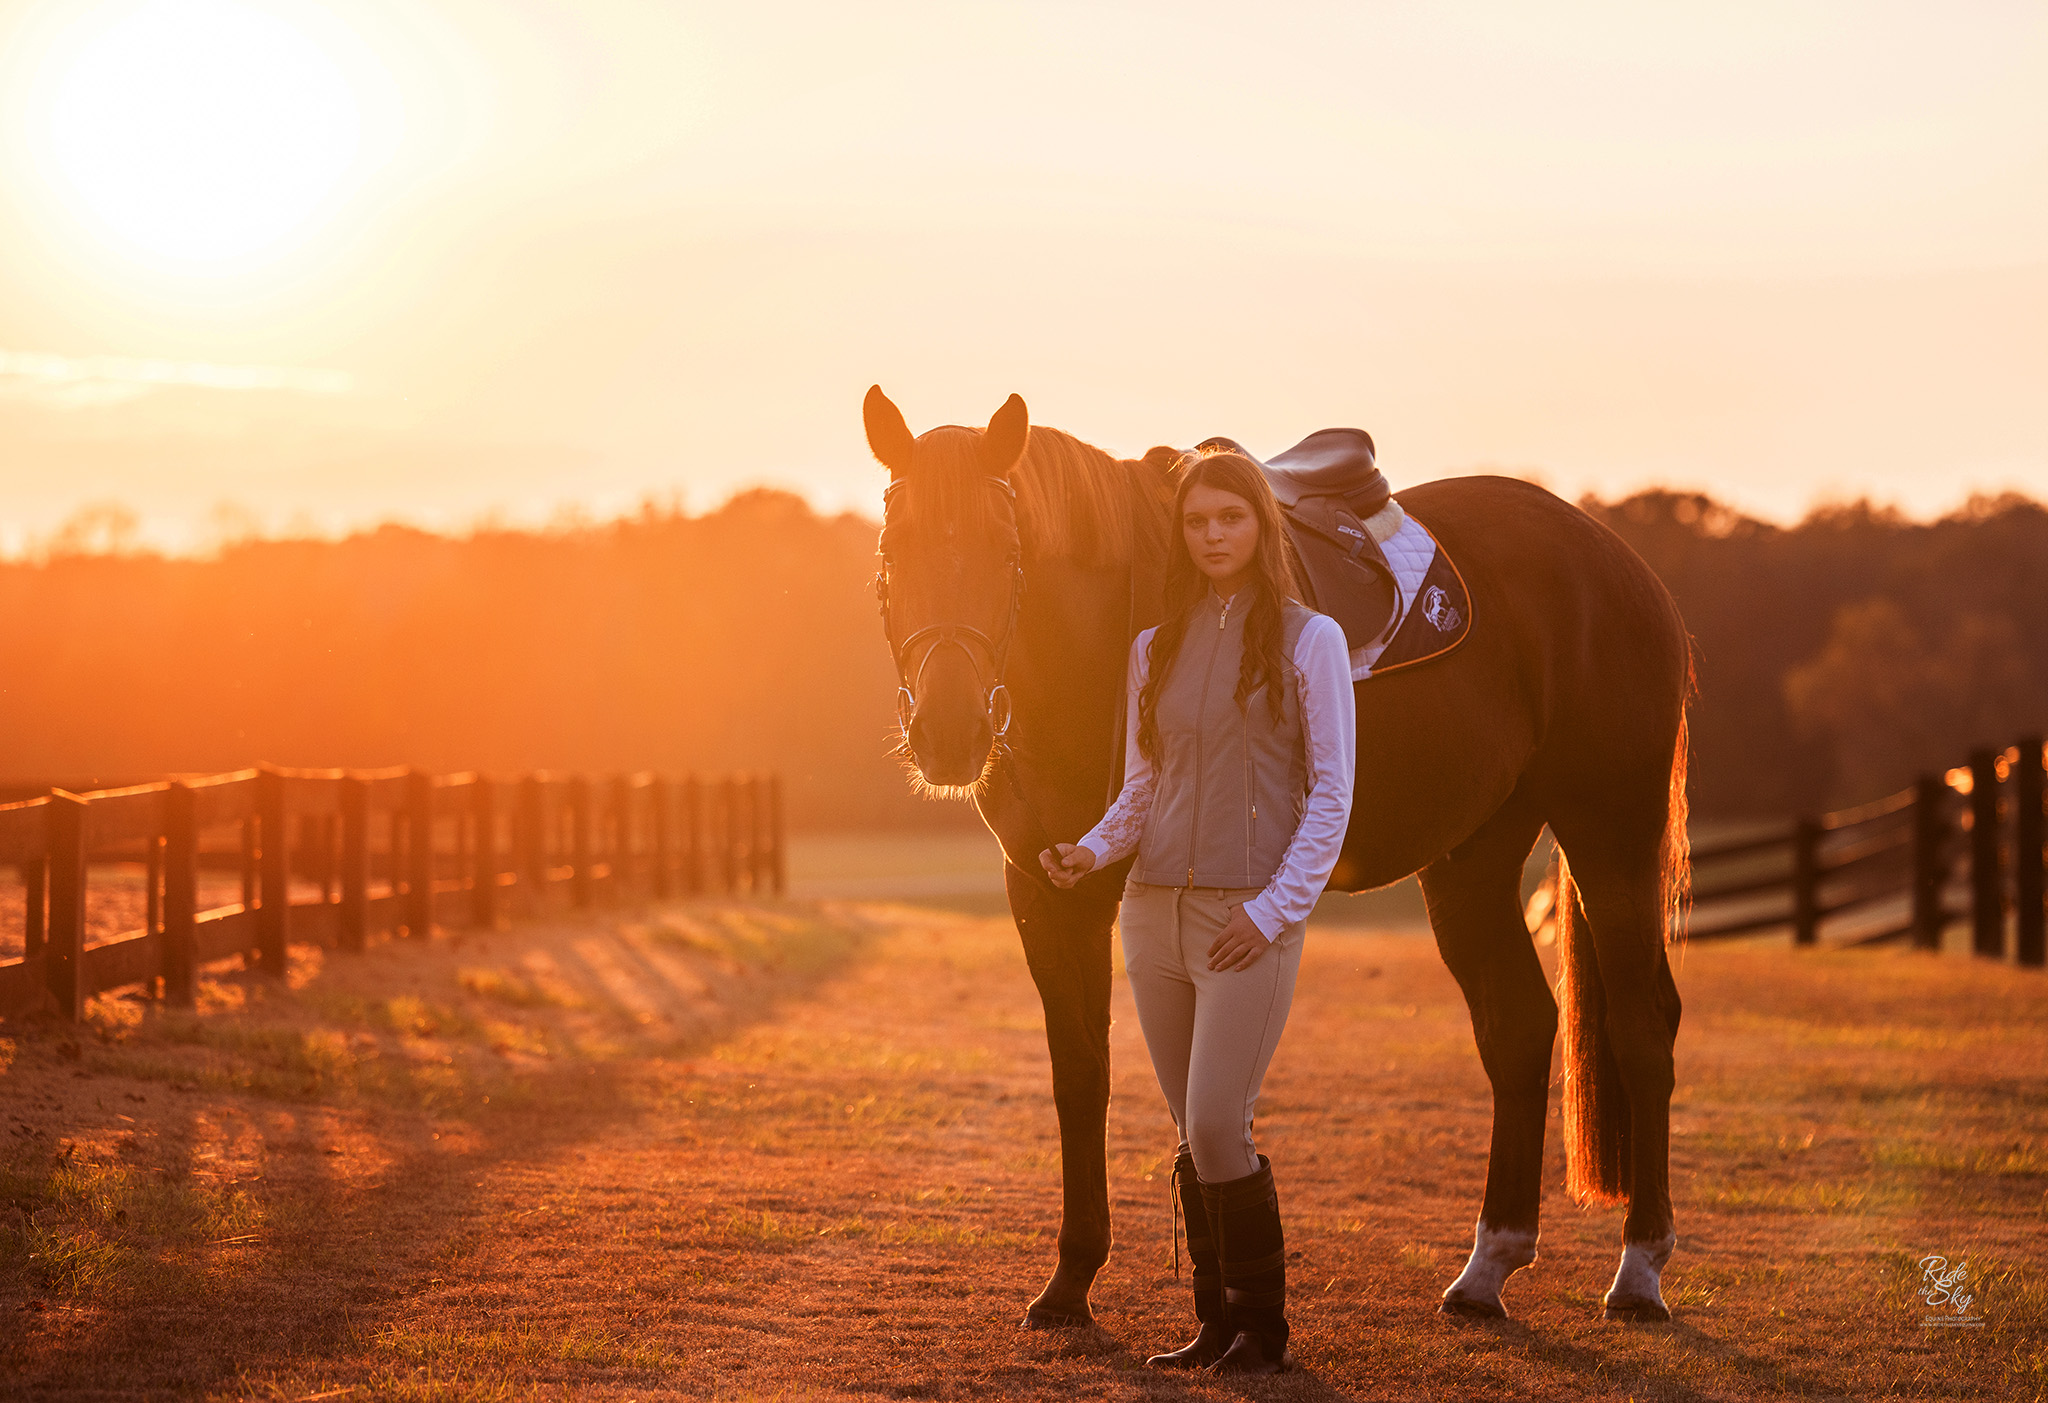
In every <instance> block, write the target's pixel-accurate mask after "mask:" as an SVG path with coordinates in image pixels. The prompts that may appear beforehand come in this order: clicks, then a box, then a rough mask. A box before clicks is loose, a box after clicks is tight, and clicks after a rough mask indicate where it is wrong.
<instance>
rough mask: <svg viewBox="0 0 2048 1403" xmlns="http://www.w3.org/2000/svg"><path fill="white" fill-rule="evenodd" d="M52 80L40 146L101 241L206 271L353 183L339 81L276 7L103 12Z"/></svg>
mask: <svg viewBox="0 0 2048 1403" xmlns="http://www.w3.org/2000/svg"><path fill="white" fill-rule="evenodd" d="M81 29H82V30H83V31H84V32H83V33H82V35H81V36H80V37H79V39H78V42H76V43H75V45H67V46H66V47H67V48H68V49H69V50H70V52H69V53H68V55H67V56H66V61H65V62H64V63H63V64H62V66H60V67H59V68H58V70H57V74H58V76H57V77H56V80H55V82H54V83H53V84H52V85H51V87H50V89H49V91H48V96H47V98H46V100H45V103H44V118H43V132H42V135H43V138H44V140H43V143H42V144H43V147H44V152H45V158H46V160H47V163H48V164H49V166H50V167H51V168H52V174H53V175H54V176H55V177H56V183H57V184H58V185H59V187H60V188H62V189H63V190H64V191H65V192H66V193H67V194H69V195H70V196H71V197H72V198H73V200H74V201H75V202H76V204H77V205H78V206H79V207H80V208H81V211H82V212H83V213H84V214H85V215H86V216H87V217H88V219H89V221H90V223H91V224H92V226H93V227H94V229H95V230H96V232H98V233H100V234H101V235H102V236H103V237H105V238H107V239H108V240H109V241H111V242H113V243H115V244H117V245H119V246H121V247H123V248H125V249H127V250H129V251H131V252H132V253H136V254H139V255H141V256H143V257H144V258H146V259H148V260H149V261H152V262H158V263H163V264H169V265H172V266H176V267H181V268H184V269H187V270H190V271H194V272H218V271H223V270H225V269H227V268H229V267H231V266H233V267H240V266H245V265H246V264H247V263H248V262H249V261H251V260H256V261H261V260H262V259H263V258H265V257H266V256H269V255H273V254H276V253H278V252H280V251H282V250H283V249H284V248H286V247H288V246H289V245H290V244H291V243H292V242H293V241H294V239H295V237H296V236H301V235H303V234H304V233H305V232H306V231H308V230H309V229H310V228H312V227H314V226H316V225H317V224H318V223H320V222H321V221H322V219H323V217H325V216H327V215H329V214H331V213H332V212H333V210H334V209H335V208H336V206H337V205H338V204H339V203H340V201H341V199H342V197H343V196H344V194H345V192H346V187H347V186H348V184H349V183H350V178H351V177H352V176H353V175H355V174H356V173H357V168H358V166H359V165H360V163H361V157H362V154H363V151H364V145H365V143H364V135H365V133H364V117H363V111H362V107H361V104H360V103H359V101H358V97H357V94H356V92H355V90H354V88H353V86H352V84H351V83H350V81H349V75H348V74H347V73H346V72H345V71H344V68H343V66H342V64H341V63H339V62H337V61H336V59H335V57H334V56H333V55H332V54H331V53H330V52H329V51H328V49H327V48H325V47H323V45H322V43H321V42H320V41H319V39H318V38H316V37H315V34H314V33H313V32H309V30H308V28H306V27H302V26H301V25H298V24H295V23H293V22H292V20H291V19H290V18H289V17H288V12H284V11H280V10H277V9H273V8H268V7H264V6H259V5H255V4H247V3H238V0H143V3H140V4H127V5H114V6H104V7H101V8H99V9H98V10H96V11H95V12H93V13H92V14H91V15H89V16H88V17H87V18H86V20H85V21H84V22H83V24H82V25H81Z"/></svg>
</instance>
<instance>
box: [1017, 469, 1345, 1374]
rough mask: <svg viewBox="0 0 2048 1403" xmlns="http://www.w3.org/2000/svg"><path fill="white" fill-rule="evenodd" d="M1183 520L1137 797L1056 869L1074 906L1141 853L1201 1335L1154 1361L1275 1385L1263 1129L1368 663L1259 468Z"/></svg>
mask: <svg viewBox="0 0 2048 1403" xmlns="http://www.w3.org/2000/svg"><path fill="white" fill-rule="evenodd" d="M1174 517H1175V519H1176V520H1178V521H1179V522H1180V526H1181V534H1182V539H1183V540H1184V542H1185V543H1186V546H1187V550H1186V551H1185V553H1181V552H1175V553H1174V554H1173V557H1172V564H1171V565H1170V566H1169V574H1168V580H1167V610H1166V621H1165V622H1164V623H1162V624H1161V625H1160V626H1159V627H1158V628H1154V629H1147V630H1145V631H1144V632H1143V633H1141V634H1139V635H1138V637H1137V640H1136V642H1134V643H1133V644H1132V645H1131V659H1130V676H1129V705H1128V714H1129V729H1128V737H1127V744H1126V754H1127V757H1128V760H1127V766H1126V775H1125V779H1124V786H1123V790H1122V792H1121V793H1120V794H1118V796H1117V800H1116V802H1115V803H1114V804H1113V805H1111V806H1110V810H1109V812H1108V813H1106V814H1104V815H1103V818H1102V822H1100V823H1098V824H1096V825H1095V827H1094V828H1093V829H1091V830H1089V832H1088V833H1087V834H1086V835H1085V836H1083V837H1082V839H1081V841H1080V842H1078V843H1059V844H1055V845H1054V846H1053V847H1051V848H1048V849H1047V850H1046V851H1045V852H1043V853H1041V854H1040V855H1039V861H1040V862H1041V863H1042V864H1043V865H1044V867H1045V870H1046V875H1047V876H1048V877H1049V878H1050V879H1051V880H1052V881H1053V882H1054V883H1055V884H1056V885H1058V886H1062V887H1071V886H1072V885H1073V884H1074V883H1075V882H1077V881H1079V880H1080V879H1081V878H1082V877H1084V876H1086V875H1087V874H1088V873H1090V872H1092V871H1095V870H1096V869H1098V868H1102V867H1107V866H1108V865H1109V864H1111V863H1113V862H1117V861H1119V860H1121V859H1123V858H1125V857H1127V856H1129V855H1130V854H1131V853H1132V852H1134V851H1135V852H1136V853H1137V862H1136V863H1135V865H1134V866H1133V867H1132V868H1131V873H1130V879H1129V881H1128V882H1127V883H1126V885H1125V887H1124V896H1123V910H1122V915H1121V917H1120V918H1119V928H1120V929H1121V930H1122V932H1123V946H1124V968H1125V970H1126V971H1127V972H1128V973H1129V975H1130V980H1131V994H1132V997H1133V999H1134V1000H1135V1001H1136V1003H1137V1006H1138V1021H1139V1023H1140V1024H1141V1025H1142V1027H1143V1028H1144V1032H1145V1046H1146V1048H1147V1049H1148V1050H1149V1051H1150V1052H1151V1054H1152V1067H1153V1070H1154V1071H1155V1072H1157V1073H1158V1075H1159V1086H1160V1089H1161V1090H1163V1091H1164V1092H1165V1093H1166V1104H1167V1107H1168V1109H1169V1110H1170V1111H1171V1112H1172V1113H1173V1120H1174V1124H1175V1126H1176V1127H1177V1128H1178V1130H1179V1132H1180V1146H1179V1149H1178V1152H1177V1153H1176V1154H1175V1156H1174V1166H1173V1178H1174V1192H1175V1194H1176V1195H1177V1197H1178V1199H1179V1202H1180V1206H1181V1209H1182V1212H1183V1214H1184V1216H1185V1217H1186V1220H1187V1225H1188V1251H1189V1255H1190V1256H1191V1257H1192V1258H1193V1260H1194V1295H1195V1316H1196V1318H1197V1319H1198V1320H1199V1321H1200V1322H1201V1330H1200V1332H1199V1333H1198V1334H1197V1335H1196V1337H1195V1338H1194V1340H1193V1341H1192V1342H1190V1343H1189V1344H1188V1345H1186V1346H1185V1347H1184V1348H1182V1349H1178V1350H1175V1351H1173V1352H1172V1353H1170V1354H1160V1355H1155V1356H1153V1358H1152V1359H1150V1360H1148V1361H1147V1362H1148V1363H1150V1364H1152V1365H1155V1366H1157V1367H1160V1368H1170V1369H1195V1368H1210V1369H1213V1370H1214V1371H1216V1372H1219V1373H1247V1374H1273V1373H1279V1372H1280V1371H1281V1370H1283V1369H1285V1368H1287V1367H1289V1365H1290V1364H1291V1363H1292V1360H1291V1359H1290V1358H1289V1356H1288V1354H1287V1312H1286V1298H1287V1268H1286V1244H1285V1242H1284V1241H1283V1239H1282V1236H1281V1230H1280V1204H1279V1199H1278V1197H1277V1195H1276V1194H1275V1192H1274V1188H1273V1169H1272V1164H1271V1162H1270V1161H1268V1160H1267V1158H1266V1157H1265V1156H1264V1155H1262V1154H1260V1153H1258V1151H1257V1149H1256V1148H1255V1147H1254V1145H1253V1143H1252V1110H1253V1107H1254V1106H1255V1105H1256V1103H1257V1101H1258V1096H1259V1084H1260V1082H1261V1081H1262V1080H1263V1079H1264V1078H1265V1075H1266V1064H1267V1063H1268V1062H1270V1061H1271V1060H1272V1057H1273V1049H1274V1047H1275V1045H1277V1044H1278V1042H1279V1040H1280V1030H1281V1028H1283V1027H1284V1026H1285V1025H1286V1022H1287V1010H1288V1005H1289V1004H1290V1002H1291V1001H1292V999H1293V996H1294V978H1295V972H1296V971H1297V970H1298V969H1299V968H1300V965H1301V943H1302V934H1303V922H1304V919H1305V918H1306V917H1307V915H1308V913H1309V909H1310V908H1311V907H1312V906H1314V905H1315V901H1316V897H1317V896H1318V895H1320V894H1321V892H1322V890H1323V884H1324V883H1325V882H1326V881H1328V880H1329V876H1330V871H1331V869H1332V868H1333V867H1335V866H1336V862H1337V853H1338V849H1339V847H1340V846H1341V844H1342V842H1343V838H1344V828H1345V825H1346V823H1347V822H1348V821H1349V820H1350V816H1351V780H1352V759H1353V755H1354V748H1355V740H1354V736H1353V729H1354V724H1355V721H1354V712H1353V708H1352V696H1351V659H1350V654H1349V652H1348V651H1347V648H1346V645H1345V640H1344V633H1343V630H1342V629H1340V628H1339V627H1338V626H1337V624H1336V623H1335V622H1334V621H1333V620H1331V619H1328V618H1325V617H1324V616H1322V615H1321V614H1317V613H1314V612H1312V611H1311V610H1309V609H1306V608H1304V607H1303V606H1302V605H1301V604H1300V603H1298V602H1297V601H1296V600H1295V598H1294V581H1293V576H1292V573H1291V572H1290V570H1289V568H1288V564H1287V556H1286V553H1285V549H1284V547H1283V544H1282V541H1281V536H1280V510H1279V506H1278V504H1277V503H1275V502H1274V500H1273V493H1272V489H1271V488H1270V487H1268V486H1267V484H1266V478H1265V474H1264V472H1263V471H1262V470H1261V469H1260V468H1259V466H1258V464H1256V463H1254V462H1253V461H1252V460H1250V459H1249V458H1247V457H1245V456H1244V455H1242V454H1240V453H1233V452H1229V451H1227V450H1211V451H1205V452H1201V453H1199V454H1196V455H1190V457H1189V458H1187V459H1186V460H1184V464H1183V468H1182V472H1181V478H1180V485H1179V488H1178V490H1177V491H1176V493H1175V494H1174Z"/></svg>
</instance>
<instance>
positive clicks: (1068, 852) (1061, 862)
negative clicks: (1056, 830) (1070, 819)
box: [1038, 843, 1095, 888]
mask: <svg viewBox="0 0 2048 1403" xmlns="http://www.w3.org/2000/svg"><path fill="white" fill-rule="evenodd" d="M1038 863H1039V866H1041V867H1043V868H1044V869H1045V875H1046V876H1047V877H1049V878H1050V879H1051V880H1052V884H1053V885H1054V886H1056V887H1060V888H1066V887H1071V886H1072V885H1074V883H1076V882H1078V881H1080V880H1081V879H1082V878H1083V877H1085V876H1087V875H1088V874H1089V873H1090V872H1093V871H1094V870H1095V852H1094V850H1093V849H1091V848H1084V847H1082V846H1080V845H1079V844H1078V843H1054V844H1053V845H1052V846H1051V847H1049V848H1047V849H1046V850H1045V851H1044V852H1042V853H1040V854H1039V855H1038Z"/></svg>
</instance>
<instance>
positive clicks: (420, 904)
mask: <svg viewBox="0 0 2048 1403" xmlns="http://www.w3.org/2000/svg"><path fill="white" fill-rule="evenodd" d="M405 837H406V854H405V859H406V861H405V874H406V875H405V933H406V936H407V938H408V939H412V940H427V939H430V938H431V937H432V936H433V934H434V777H433V775H431V774H429V773H428V772H427V771H425V770H407V771H406V774H405Z"/></svg>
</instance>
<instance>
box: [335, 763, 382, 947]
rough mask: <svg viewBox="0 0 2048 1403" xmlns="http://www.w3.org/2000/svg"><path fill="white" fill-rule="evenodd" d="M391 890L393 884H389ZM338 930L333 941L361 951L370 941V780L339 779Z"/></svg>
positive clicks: (341, 945) (347, 777)
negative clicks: (339, 891) (339, 867)
mask: <svg viewBox="0 0 2048 1403" xmlns="http://www.w3.org/2000/svg"><path fill="white" fill-rule="evenodd" d="M392 886H393V889H394V890H395V889H396V887H397V883H395V882H394V883H393V884H392ZM338 914H339V916H340V921H341V929H339V930H338V931H336V932H335V936H334V943H335V944H336V945H337V946H338V947H339V948H341V949H343V950H346V951H349V952H350V953H351V954H361V953H362V952H363V950H364V949H366V948H367V947H368V946H369V943H370V782H369V781H368V780H365V779H358V778H356V776H354V775H348V776H346V777H345V778H343V780H342V781H341V910H340V912H339V913H338Z"/></svg>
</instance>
